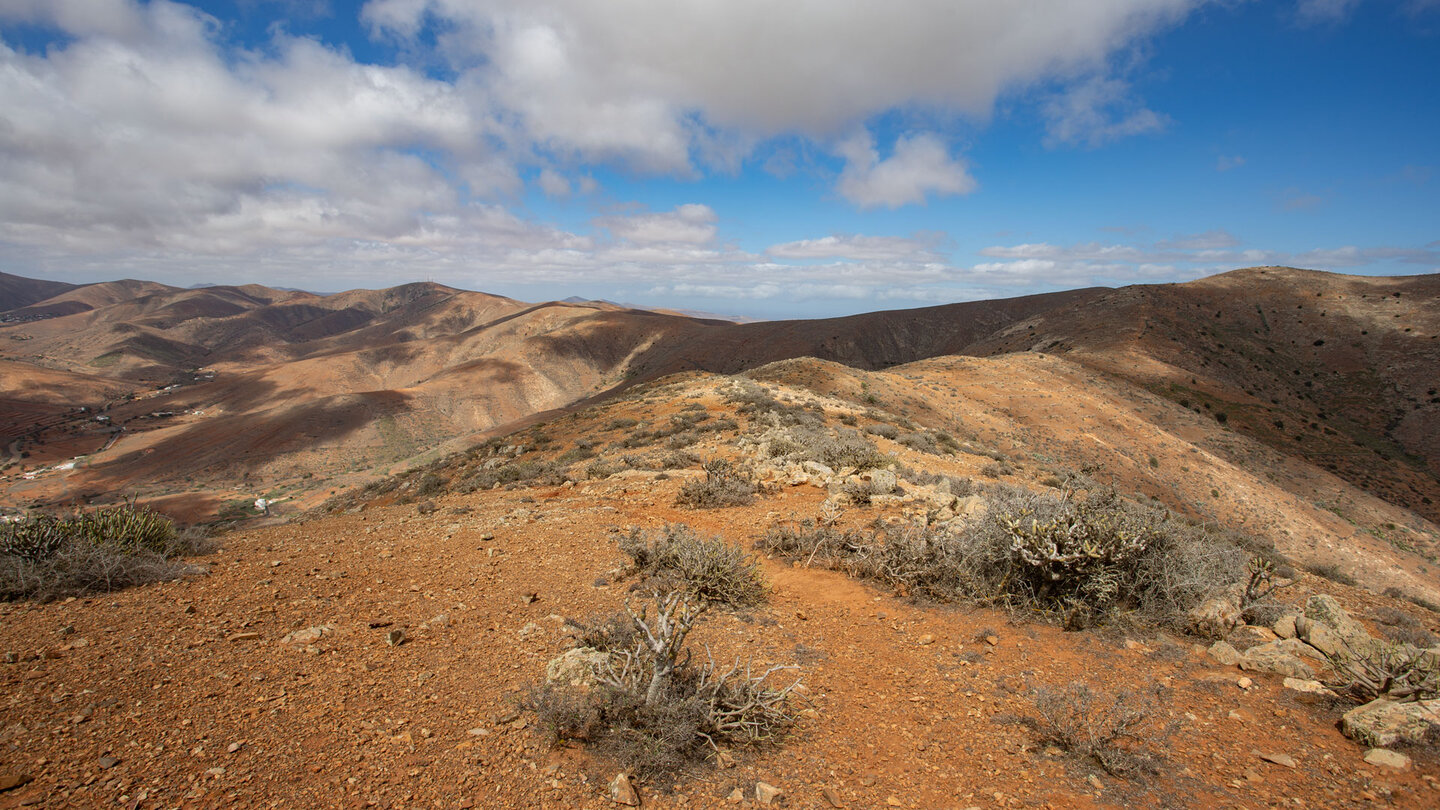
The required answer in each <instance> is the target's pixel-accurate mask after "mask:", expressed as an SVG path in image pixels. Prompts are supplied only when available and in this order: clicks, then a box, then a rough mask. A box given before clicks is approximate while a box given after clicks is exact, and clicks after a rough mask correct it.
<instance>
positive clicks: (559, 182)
mask: <svg viewBox="0 0 1440 810" xmlns="http://www.w3.org/2000/svg"><path fill="white" fill-rule="evenodd" d="M536 182H538V183H539V184H540V190H541V191H543V192H545V194H546V195H547V196H550V197H556V198H559V199H564V198H565V197H569V196H570V193H571V191H572V189H571V188H570V181H569V180H566V179H565V177H564V175H562V174H560V173H559V172H557V171H555V170H554V169H548V168H547V169H545V170H543V171H541V172H540V178H539V180H537V181H536Z"/></svg>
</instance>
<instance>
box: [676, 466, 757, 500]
mask: <svg viewBox="0 0 1440 810" xmlns="http://www.w3.org/2000/svg"><path fill="white" fill-rule="evenodd" d="M704 470H705V477H704V478H692V479H690V480H689V481H686V482H685V483H684V484H683V485H681V487H680V494H679V495H678V496H677V497H676V498H675V503H677V504H678V505H680V506H688V507H690V508H691V509H719V508H722V507H726V506H745V505H747V504H749V503H751V502H753V501H754V500H755V484H754V483H752V482H751V481H750V479H749V478H747V477H746V476H745V474H744V472H743V471H742V470H740V469H739V468H737V467H736V466H735V465H734V464H732V463H730V462H729V461H726V460H724V459H712V460H710V461H707V462H705V464H704Z"/></svg>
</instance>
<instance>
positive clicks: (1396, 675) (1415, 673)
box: [1326, 643, 1440, 703]
mask: <svg viewBox="0 0 1440 810" xmlns="http://www.w3.org/2000/svg"><path fill="white" fill-rule="evenodd" d="M1326 658H1328V659H1329V662H1330V668H1331V670H1332V672H1333V676H1332V677H1331V679H1330V682H1329V686H1330V688H1331V689H1334V690H1335V691H1336V692H1337V693H1339V694H1342V695H1346V696H1348V697H1350V698H1353V699H1354V700H1356V701H1357V702H1360V703H1368V702H1370V701H1372V700H1374V699H1376V698H1385V699H1386V700H1433V699H1435V698H1440V654H1436V653H1435V652H1433V651H1431V650H1426V649H1420V648H1418V647H1415V646H1413V645H1410V644H1394V643H1391V644H1385V643H1377V644H1375V645H1374V646H1373V647H1371V648H1370V649H1368V650H1365V651H1364V652H1358V653H1357V652H1355V651H1353V650H1350V649H1349V648H1344V649H1340V650H1337V651H1335V652H1333V653H1328V654H1327V655H1326Z"/></svg>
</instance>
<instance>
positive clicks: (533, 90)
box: [363, 0, 1204, 206]
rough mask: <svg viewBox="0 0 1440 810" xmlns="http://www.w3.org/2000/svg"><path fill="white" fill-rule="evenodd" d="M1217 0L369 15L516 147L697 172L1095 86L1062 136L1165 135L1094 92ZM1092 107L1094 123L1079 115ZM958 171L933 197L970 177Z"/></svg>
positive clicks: (1139, 114)
mask: <svg viewBox="0 0 1440 810" xmlns="http://www.w3.org/2000/svg"><path fill="white" fill-rule="evenodd" d="M1203 2H1204V0H1091V2H1086V3H1054V2H1047V1H1046V0H1024V1H1023V2H1022V1H1019V0H1017V2H1008V3H995V2H990V0H913V2H907V3H903V4H895V3H891V2H884V1H883V0H859V1H858V2H848V3H845V4H843V5H836V4H834V3H832V2H829V1H828V0H794V2H786V3H779V4H777V3H773V2H769V0H709V1H708V2H706V1H705V0H699V1H697V2H687V3H670V2H655V1H654V0H613V2H606V3H595V2H591V0H371V2H369V3H367V4H366V6H365V8H364V11H363V18H364V20H365V21H366V22H367V23H368V24H369V25H370V26H371V28H372V30H373V31H375V32H376V33H377V35H381V36H388V37H398V38H401V39H404V40H408V41H412V42H419V41H421V38H422V36H423V35H424V34H425V33H426V32H427V30H428V31H430V32H432V33H433V34H434V36H435V37H436V38H437V40H438V41H439V42H440V43H441V46H442V49H443V51H444V53H445V54H446V55H447V56H448V58H449V59H450V61H451V65H452V66H453V67H454V69H456V70H457V71H459V72H461V74H462V75H463V76H464V77H465V78H464V81H465V82H466V83H467V84H469V85H471V86H473V87H476V88H480V89H482V90H483V93H484V94H485V97H486V98H487V99H488V100H489V102H490V103H493V104H494V105H496V106H497V107H498V108H500V109H503V110H505V111H506V113H507V115H506V116H505V118H504V120H505V122H506V125H507V126H508V127H509V129H510V132H509V135H508V137H509V138H510V139H511V140H513V141H516V142H525V143H528V144H533V145H535V146H536V147H537V148H539V149H542V150H545V151H550V152H553V153H555V154H557V155H560V156H563V157H564V158H566V159H580V160H608V161H618V162H622V163H625V164H627V165H629V166H630V167H632V168H635V169H639V170H642V171H647V172H664V173H673V174H678V175H685V174H687V173H692V172H695V171H697V169H696V166H697V164H699V165H700V166H702V167H706V168H720V169H723V170H734V169H735V167H736V166H738V164H739V161H740V160H742V159H743V158H744V157H746V156H747V155H748V154H750V152H751V151H752V150H753V148H754V146H755V144H756V143H758V142H760V141H763V140H765V139H767V138H771V137H775V136H782V135H800V136H803V137H808V138H812V139H817V140H820V141H830V140H832V139H833V138H834V137H836V136H837V135H839V134H840V133H843V132H846V131H851V130H854V129H855V128H856V127H857V126H862V125H863V124H864V122H866V121H867V120H868V119H870V118H872V117H874V116H876V115H879V114H882V113H885V112H888V111H892V110H923V111H927V112H939V113H940V114H942V115H944V116H967V117H971V118H973V119H975V120H980V121H983V120H986V119H987V118H988V116H989V115H990V113H991V110H992V108H993V106H994V104H995V101H996V99H997V97H999V96H1000V95H1001V94H1003V93H1007V92H1011V91H1021V90H1023V89H1025V88H1027V87H1029V86H1033V85H1037V84H1040V83H1048V82H1058V83H1061V84H1066V83H1069V82H1072V81H1074V80H1076V79H1077V78H1081V77H1090V78H1089V79H1088V83H1086V84H1083V85H1082V86H1081V87H1079V88H1078V89H1077V90H1076V91H1075V92H1073V93H1071V94H1069V95H1067V96H1066V97H1065V98H1066V99H1068V100H1069V101H1068V102H1066V103H1068V104H1069V105H1071V106H1074V105H1077V104H1078V105H1081V106H1082V107H1083V109H1073V110H1070V111H1068V112H1063V113H1062V112H1061V111H1060V108H1059V107H1057V108H1056V114H1055V115H1054V116H1053V117H1054V118H1056V120H1057V123H1056V125H1055V126H1056V131H1057V132H1059V133H1060V135H1059V136H1058V137H1059V138H1060V140H1059V141H1057V142H1064V141H1067V140H1068V139H1069V138H1071V137H1075V138H1081V139H1084V140H1086V141H1087V142H1090V141H1096V142H1098V141H1103V140H1113V139H1115V138H1119V137H1123V136H1124V135H1127V134H1134V133H1138V132H1147V131H1151V130H1153V129H1155V128H1158V126H1160V124H1161V122H1162V118H1161V117H1160V116H1159V115H1157V114H1156V113H1153V112H1150V111H1149V110H1145V109H1143V108H1142V107H1138V106H1137V107H1136V109H1133V110H1130V111H1129V112H1128V113H1127V115H1126V117H1124V118H1121V119H1118V120H1110V119H1109V118H1106V117H1105V116H1107V115H1109V114H1110V111H1108V110H1102V109H1101V107H1100V106H1099V105H1100V104H1101V102H1102V101H1103V102H1104V105H1108V106H1114V105H1115V104H1116V103H1117V99H1114V98H1106V99H1096V98H1095V97H1094V96H1095V93H1096V92H1097V91H1100V90H1106V89H1113V87H1114V85H1109V84H1106V83H1105V80H1104V77H1105V76H1107V75H1108V72H1109V67H1108V65H1109V61H1110V59H1111V58H1112V57H1113V56H1114V55H1115V54H1117V53H1119V52H1122V51H1124V50H1126V49H1128V48H1129V47H1131V46H1132V45H1133V44H1134V43H1135V42H1137V41H1139V40H1142V39H1144V38H1145V37H1148V36H1150V35H1151V34H1153V33H1155V32H1157V31H1160V30H1163V29H1164V28H1166V27H1168V26H1170V25H1173V24H1176V23H1177V22H1179V21H1180V20H1181V19H1183V18H1184V16H1185V15H1186V14H1187V13H1188V12H1189V11H1190V9H1191V8H1193V7H1195V6H1197V5H1200V4H1201V3H1203ZM1056 103H1060V102H1056ZM1132 106H1136V105H1134V104H1133V103H1132ZM1087 111H1088V115H1089V117H1090V119H1093V120H1088V121H1086V120H1081V119H1082V117H1084V116H1085V115H1086V114H1087ZM1082 128H1083V131H1080V130H1081V129H1082ZM1071 130H1074V131H1075V134H1073V135H1072V134H1071ZM922 145H924V141H919V142H916V143H915V144H912V146H914V147H919V146H922ZM897 151H899V148H898V146H897ZM771 163H772V169H773V170H774V171H777V172H780V173H783V172H785V171H787V170H788V168H789V167H788V166H787V162H786V161H785V160H784V159H783V158H782V159H776V160H772V161H771ZM944 168H945V169H947V171H948V173H949V174H948V176H947V177H946V178H943V179H942V180H941V181H940V184H939V186H937V187H936V188H935V189H934V190H935V191H937V192H943V193H955V192H952V191H946V189H948V188H956V187H962V186H967V185H968V184H972V183H973V181H969V180H968V175H965V174H964V172H963V169H960V168H957V165H956V164H954V163H950V164H946V165H945V166H944ZM909 186H910V188H908V189H907V188H898V187H897V188H895V189H893V190H890V191H889V192H888V193H882V194H881V195H880V196H879V197H876V196H875V194H873V193H871V194H866V193H865V189H863V188H862V189H861V190H860V193H861V194H862V195H864V197H863V198H864V199H874V200H875V202H872V203H867V204H871V205H891V206H894V205H897V204H901V203H896V202H892V201H891V200H893V199H896V198H901V199H903V200H904V201H905V202H910V201H914V200H915V199H916V194H915V192H914V190H913V187H914V184H913V182H912V183H910V184H909ZM842 193H845V192H844V191H842ZM845 195H846V196H847V197H849V196H850V194H848V193H846V194H845Z"/></svg>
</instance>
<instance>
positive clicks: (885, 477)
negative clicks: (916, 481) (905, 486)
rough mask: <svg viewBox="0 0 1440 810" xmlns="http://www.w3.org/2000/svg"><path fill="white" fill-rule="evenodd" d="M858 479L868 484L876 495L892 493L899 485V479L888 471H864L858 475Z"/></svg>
mask: <svg viewBox="0 0 1440 810" xmlns="http://www.w3.org/2000/svg"><path fill="white" fill-rule="evenodd" d="M859 478H860V480H861V481H864V482H866V483H868V484H869V485H870V487H871V490H872V491H873V492H875V493H877V494H885V493H888V492H894V491H895V488H896V487H897V486H899V485H900V479H899V478H897V477H896V476H895V473H893V472H890V471H889V470H866V471H865V472H863V473H860V475H859Z"/></svg>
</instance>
